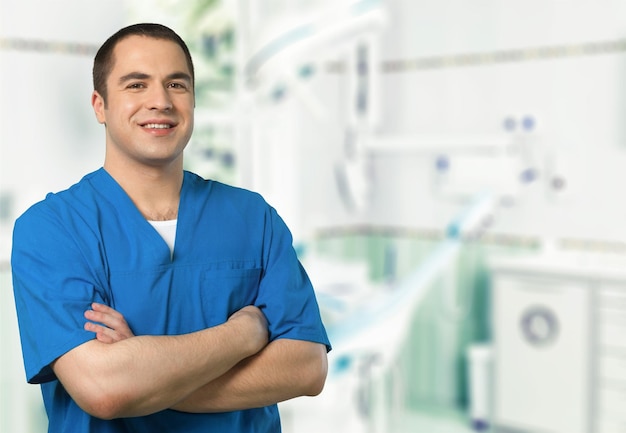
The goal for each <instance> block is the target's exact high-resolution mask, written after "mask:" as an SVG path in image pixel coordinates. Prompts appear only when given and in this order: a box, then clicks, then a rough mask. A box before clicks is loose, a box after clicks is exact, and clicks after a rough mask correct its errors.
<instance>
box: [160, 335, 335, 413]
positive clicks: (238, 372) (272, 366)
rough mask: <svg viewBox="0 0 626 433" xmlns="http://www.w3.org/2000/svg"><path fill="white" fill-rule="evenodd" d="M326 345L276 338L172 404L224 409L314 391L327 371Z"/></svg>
mask: <svg viewBox="0 0 626 433" xmlns="http://www.w3.org/2000/svg"><path fill="white" fill-rule="evenodd" d="M327 368H328V367H327V359H326V347H325V346H323V345H321V344H317V343H311V342H306V341H298V340H288V339H279V340H276V341H274V342H272V343H270V344H269V345H267V346H266V347H265V348H264V349H263V350H262V351H261V352H259V353H258V354H256V355H254V356H252V357H250V358H247V359H245V360H243V361H242V362H240V363H239V364H237V365H236V366H235V367H234V368H232V369H231V370H229V371H228V372H227V373H226V374H224V375H222V376H220V377H219V378H217V379H215V380H213V381H212V382H210V383H208V384H206V385H204V386H203V387H201V388H200V389H198V390H197V391H196V392H194V393H193V394H191V395H190V396H188V397H187V398H186V399H184V400H182V401H180V402H179V403H178V404H176V405H174V406H172V409H175V410H179V411H183V412H201V413H206V412H227V411H232V410H243V409H250V408H255V407H263V406H268V405H271V404H275V403H278V402H281V401H285V400H289V399H291V398H294V397H299V396H304V395H317V394H319V393H320V392H321V391H322V388H323V386H324V381H325V379H326V373H327Z"/></svg>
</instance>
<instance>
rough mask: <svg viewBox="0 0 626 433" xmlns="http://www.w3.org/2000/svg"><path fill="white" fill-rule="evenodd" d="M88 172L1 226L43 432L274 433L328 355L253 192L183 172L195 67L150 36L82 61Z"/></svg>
mask: <svg viewBox="0 0 626 433" xmlns="http://www.w3.org/2000/svg"><path fill="white" fill-rule="evenodd" d="M93 75H94V89H95V90H94V92H93V95H92V105H93V108H94V112H95V114H96V118H97V120H98V121H99V122H100V123H102V124H104V125H105V131H106V155H105V161H104V166H103V168H101V169H99V170H97V171H96V172H94V173H91V174H88V175H87V176H85V177H84V178H83V179H82V180H81V181H80V182H79V183H78V184H76V185H74V186H72V187H71V188H70V189H68V190H66V191H62V192H60V193H57V194H49V195H48V196H47V197H46V199H45V200H44V201H42V202H40V203H38V204H36V205H34V206H33V207H32V208H30V209H29V210H28V211H27V212H25V214H24V215H22V216H21V217H20V218H19V219H18V220H17V221H16V224H15V229H14V241H13V254H12V271H13V282H14V290H15V299H16V306H17V312H18V319H19V325H20V335H21V339H22V348H23V355H24V361H25V366H26V374H27V379H28V381H29V382H31V383H40V384H41V387H42V394H43V399H44V403H45V407H46V412H47V414H48V420H49V431H50V432H55V433H56V432H152V433H154V432H209V431H211V432H213V431H214V432H278V431H280V420H279V416H278V410H277V407H276V403H277V402H280V401H283V400H286V399H290V398H293V397H297V396H302V395H316V394H318V393H320V392H321V390H322V388H323V385H324V382H325V379H326V372H327V360H326V353H327V351H328V350H330V344H329V341H328V338H327V336H326V332H325V330H324V327H323V325H322V323H321V320H320V314H319V309H318V306H317V303H316V300H315V296H314V293H313V290H312V287H311V284H310V282H309V279H308V277H307V276H306V273H305V272H304V270H303V269H302V267H301V265H300V263H299V261H298V259H297V257H296V254H295V252H294V250H293V247H292V245H291V243H292V239H291V235H290V233H289V231H288V229H287V228H286V226H285V225H284V223H283V221H282V220H281V219H280V217H279V216H278V215H277V213H276V212H275V210H274V209H273V208H271V207H270V206H269V205H267V204H266V203H265V202H264V201H263V199H262V198H261V197H260V196H259V195H258V194H255V193H252V192H249V191H246V190H243V189H239V188H234V187H230V186H226V185H223V184H220V183H218V182H214V181H210V180H204V179H202V178H200V177H199V176H196V175H194V174H192V173H190V172H186V171H184V170H183V150H184V148H185V146H186V145H187V142H188V141H189V138H190V136H191V133H192V129H193V110H194V106H195V100H194V70H193V64H192V60H191V56H190V54H189V51H188V49H187V46H186V45H185V43H184V42H183V41H182V40H181V39H180V37H179V36H178V35H177V34H176V33H174V32H173V31H172V30H171V29H169V28H167V27H164V26H161V25H157V24H138V25H133V26H129V27H126V28H124V29H122V30H120V31H118V32H117V33H116V34H114V35H113V36H111V37H110V38H109V39H108V40H107V41H106V42H105V43H104V44H103V46H102V47H101V48H100V50H99V51H98V53H97V54H96V58H95V61H94V71H93Z"/></svg>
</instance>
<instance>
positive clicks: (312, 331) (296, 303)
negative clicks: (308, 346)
mask: <svg viewBox="0 0 626 433" xmlns="http://www.w3.org/2000/svg"><path fill="white" fill-rule="evenodd" d="M292 242H293V239H292V236H291V233H290V231H289V229H288V228H287V226H286V224H285V223H284V222H283V220H282V218H280V216H279V215H278V214H277V213H276V211H275V210H274V209H273V208H271V207H269V209H268V213H267V220H266V226H265V242H264V261H265V266H264V272H263V276H262V278H261V283H260V286H259V294H258V298H257V306H258V307H259V308H261V309H262V311H263V312H264V314H265V316H266V317H267V320H268V323H269V330H270V339H272V340H274V339H278V338H290V339H294V340H306V341H312V342H316V343H320V344H324V345H325V346H326V348H327V350H329V351H330V349H331V345H330V342H329V340H328V336H327V334H326V330H325V328H324V325H323V323H322V320H321V315H320V311H319V306H318V303H317V300H316V298H315V292H314V290H313V286H312V284H311V281H310V280H309V277H308V276H307V274H306V272H305V270H304V268H303V267H302V265H301V263H300V261H299V260H298V257H297V255H296V252H295V250H294V248H293V245H292Z"/></svg>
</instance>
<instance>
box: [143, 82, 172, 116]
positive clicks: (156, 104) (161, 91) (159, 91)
mask: <svg viewBox="0 0 626 433" xmlns="http://www.w3.org/2000/svg"><path fill="white" fill-rule="evenodd" d="M148 95H149V96H148V99H147V101H146V102H147V105H148V108H149V109H150V110H163V111H165V110H170V109H171V108H172V99H171V98H170V95H169V93H168V91H167V88H165V87H163V86H153V87H152V89H151V91H150V92H148Z"/></svg>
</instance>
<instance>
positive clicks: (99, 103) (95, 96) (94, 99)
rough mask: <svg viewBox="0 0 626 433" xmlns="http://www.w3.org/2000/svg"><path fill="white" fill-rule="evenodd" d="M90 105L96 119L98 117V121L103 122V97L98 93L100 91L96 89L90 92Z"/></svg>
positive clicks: (104, 116)
mask: <svg viewBox="0 0 626 433" xmlns="http://www.w3.org/2000/svg"><path fill="white" fill-rule="evenodd" d="M91 106H92V107H93V111H94V113H96V119H98V122H100V123H102V124H105V123H106V115H105V113H104V98H102V95H100V93H98V92H97V91H96V90H94V91H93V93H92V94H91Z"/></svg>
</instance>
